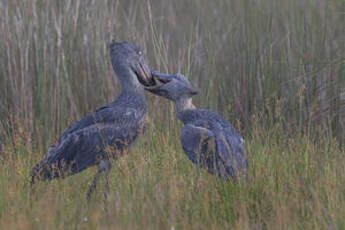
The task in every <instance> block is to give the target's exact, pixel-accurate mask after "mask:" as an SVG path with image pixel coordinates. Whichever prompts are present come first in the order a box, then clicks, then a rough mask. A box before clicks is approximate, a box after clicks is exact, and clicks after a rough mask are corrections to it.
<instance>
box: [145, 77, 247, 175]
mask: <svg viewBox="0 0 345 230" xmlns="http://www.w3.org/2000/svg"><path fill="white" fill-rule="evenodd" d="M152 76H153V79H154V84H153V85H151V86H148V87H145V89H146V90H148V91H150V92H152V93H154V94H157V95H160V96H163V97H165V98H168V99H170V100H172V101H173V102H174V104H175V113H176V115H177V117H178V118H179V119H180V120H181V121H182V122H183V124H184V126H183V127H182V131H181V138H180V139H181V143H182V147H183V150H184V152H185V153H186V155H187V156H188V158H189V159H190V160H191V161H192V162H193V163H194V164H197V165H199V166H201V167H203V168H206V169H207V170H208V171H209V172H210V173H212V174H216V175H218V176H220V177H221V178H223V179H225V180H228V179H230V178H233V179H236V178H238V177H239V176H241V177H246V172H247V160H246V156H245V150H244V140H243V138H242V137H241V135H240V134H239V132H238V131H237V130H236V129H235V128H234V127H233V126H232V125H231V124H229V122H228V121H227V120H225V119H224V118H223V117H222V116H220V115H219V114H217V113H216V112H214V111H211V110H206V109H196V108H195V106H194V105H193V103H192V96H193V95H195V94H196V92H195V91H194V90H193V89H192V87H191V85H190V83H189V81H188V80H187V79H186V78H185V77H184V76H183V75H181V74H177V75H168V74H162V73H159V72H157V71H153V72H152Z"/></svg>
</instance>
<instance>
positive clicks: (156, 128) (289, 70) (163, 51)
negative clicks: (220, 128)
mask: <svg viewBox="0 0 345 230" xmlns="http://www.w3.org/2000/svg"><path fill="white" fill-rule="evenodd" d="M344 21H345V2H344V1H343V0H328V1H326V0H291V1H285V0H261V1H260V0H232V1H228V0H216V1H208V0H192V1H191V0H174V1H158V0H157V1H156V0H151V1H139V0H137V1H134V0H129V1H119V0H114V1H112V0H104V1H95V0H85V1H81V0H75V1H67V0H60V1H44V0H32V1H21V0H13V1H9V0H2V1H0V41H1V42H0V229H345V218H344V216H345V167H344V166H345V155H344V150H343V149H344V144H345V143H344V140H345V135H344V133H345V130H344V128H345V119H344V117H345V27H344ZM112 39H115V40H126V41H131V42H134V43H136V44H138V45H140V46H141V47H142V48H143V49H144V51H145V52H144V53H145V54H146V59H147V61H148V63H149V65H150V67H152V68H153V69H158V70H160V71H162V72H164V71H167V72H181V73H183V74H185V75H186V76H187V77H188V78H189V79H190V81H191V82H192V84H193V86H194V87H195V88H197V89H198V90H199V92H200V93H199V95H197V96H196V97H195V99H194V100H195V104H197V105H198V106H199V107H203V108H210V109H214V110H216V111H218V112H219V113H220V114H222V115H224V116H225V117H226V118H227V119H228V120H229V121H230V122H231V123H232V124H234V125H235V126H236V127H237V128H238V129H239V130H240V132H241V133H242V134H243V136H244V137H245V139H246V148H247V155H248V161H249V167H250V170H249V175H248V183H247V184H241V183H233V182H229V183H225V182H223V181H221V180H219V179H218V178H215V177H213V176H212V175H209V174H208V173H206V172H205V171H203V170H198V169H196V168H195V167H194V166H193V165H192V164H191V162H190V161H189V160H188V159H187V157H186V156H185V155H184V153H183V151H182V150H181V146H180V143H179V133H180V127H181V124H180V123H179V122H178V121H177V120H176V119H175V117H174V111H173V106H172V105H171V104H170V102H168V101H166V100H164V99H161V98H157V97H154V96H152V95H149V94H148V95H147V101H148V103H149V115H150V123H149V125H148V129H147V133H146V134H145V135H143V136H142V138H140V140H139V142H138V143H137V144H136V146H135V147H134V148H133V149H132V151H131V152H130V154H128V155H127V156H124V157H122V158H121V159H120V160H118V161H116V162H113V168H112V173H111V183H110V195H109V204H108V206H109V214H108V216H107V215H106V214H105V212H104V204H103V200H102V191H103V186H102V185H103V183H104V181H101V183H100V186H99V187H98V189H97V192H96V193H95V195H94V197H93V198H92V201H91V203H90V204H89V205H87V203H86V200H85V195H86V192H87V188H88V186H89V185H90V184H91V179H92V176H93V175H94V174H95V173H96V168H93V169H89V170H86V171H84V172H83V173H80V174H78V175H75V176H73V177H70V178H67V179H65V180H55V181H52V182H51V183H40V184H38V185H37V186H35V188H34V189H31V188H30V186H29V183H28V182H29V176H28V175H29V173H30V170H31V168H32V167H33V165H34V164H35V163H36V162H38V161H39V160H40V159H42V158H43V157H44V155H45V153H46V151H47V148H48V146H49V144H50V143H52V142H53V141H54V140H55V139H56V138H57V137H58V136H59V135H60V134H61V133H62V132H63V131H64V130H65V129H66V128H67V126H68V125H69V124H71V123H72V122H74V121H76V120H78V119H80V118H82V117H83V116H84V115H85V114H86V113H87V112H90V111H92V110H93V109H95V108H97V107H99V106H101V105H103V104H106V103H108V102H110V101H112V100H114V99H115V98H116V97H117V96H118V95H119V93H120V90H121V89H120V86H119V82H118V81H117V79H116V77H115V74H114V73H113V70H112V68H111V65H110V62H109V57H108V56H109V55H108V50H107V44H109V42H110V41H111V40H112ZM157 108H159V110H158V109H157Z"/></svg>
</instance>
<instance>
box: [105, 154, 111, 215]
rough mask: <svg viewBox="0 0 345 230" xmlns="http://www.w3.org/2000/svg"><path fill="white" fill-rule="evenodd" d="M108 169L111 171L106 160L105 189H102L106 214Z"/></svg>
mask: <svg viewBox="0 0 345 230" xmlns="http://www.w3.org/2000/svg"><path fill="white" fill-rule="evenodd" d="M110 169H111V164H110V162H109V161H108V160H107V161H106V162H105V171H106V174H105V186H104V187H105V188H104V192H103V201H104V211H105V212H106V213H107V214H108V194H109V190H110V188H109V175H110Z"/></svg>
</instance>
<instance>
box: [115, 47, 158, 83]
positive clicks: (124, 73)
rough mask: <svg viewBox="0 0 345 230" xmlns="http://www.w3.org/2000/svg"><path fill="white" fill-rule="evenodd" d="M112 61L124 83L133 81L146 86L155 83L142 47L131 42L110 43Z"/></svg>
mask: <svg viewBox="0 0 345 230" xmlns="http://www.w3.org/2000/svg"><path fill="white" fill-rule="evenodd" d="M109 49H110V58H111V63H112V66H113V68H114V71H115V72H116V74H117V76H118V77H119V79H120V81H121V82H122V84H124V83H125V82H131V83H134V84H136V85H139V84H138V83H141V84H142V85H144V86H149V85H151V84H153V82H152V76H151V71H150V69H149V67H148V66H147V63H146V61H145V59H144V57H143V53H142V51H141V50H140V48H139V47H138V46H136V45H134V44H133V43H129V42H115V41H113V42H112V43H111V44H110V45H109Z"/></svg>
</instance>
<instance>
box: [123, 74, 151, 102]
mask: <svg viewBox="0 0 345 230" xmlns="http://www.w3.org/2000/svg"><path fill="white" fill-rule="evenodd" d="M118 78H119V80H120V83H121V88H122V94H137V95H140V96H143V97H144V96H145V93H144V89H143V87H142V85H141V84H140V82H139V81H138V79H137V76H136V75H135V74H134V73H133V72H132V71H123V72H121V73H120V74H118Z"/></svg>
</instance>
